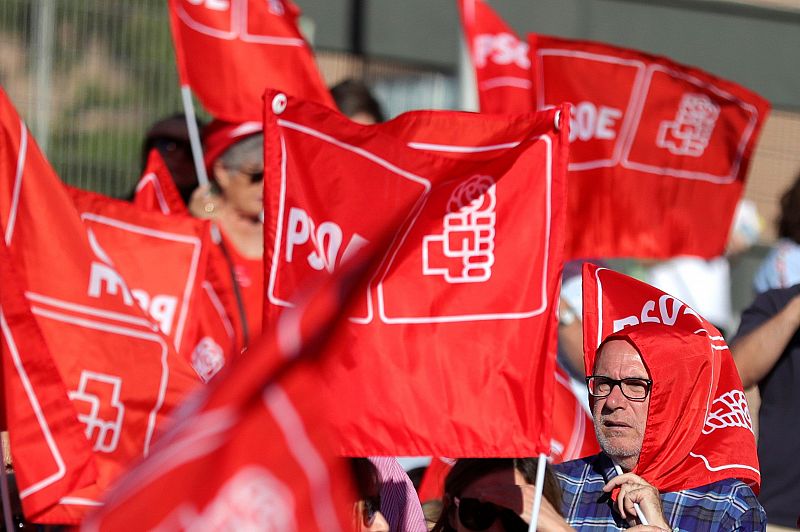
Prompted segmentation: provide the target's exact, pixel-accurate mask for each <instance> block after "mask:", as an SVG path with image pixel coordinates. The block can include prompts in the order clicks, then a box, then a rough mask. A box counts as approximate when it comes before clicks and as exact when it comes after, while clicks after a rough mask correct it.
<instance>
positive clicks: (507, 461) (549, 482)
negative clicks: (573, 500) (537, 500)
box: [432, 458, 571, 532]
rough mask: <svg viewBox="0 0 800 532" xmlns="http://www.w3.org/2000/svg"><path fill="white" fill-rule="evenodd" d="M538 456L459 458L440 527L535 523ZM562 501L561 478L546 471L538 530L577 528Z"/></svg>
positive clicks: (510, 529)
mask: <svg viewBox="0 0 800 532" xmlns="http://www.w3.org/2000/svg"><path fill="white" fill-rule="evenodd" d="M537 465H538V460H537V459H535V458H522V459H513V458H463V459H460V460H458V461H457V462H456V463H455V465H454V466H453V468H452V469H451V470H450V473H449V474H448V475H447V478H446V479H445V484H444V494H443V497H442V509H441V515H440V517H439V521H438V522H437V523H436V524H435V525H434V527H433V528H432V530H433V531H434V532H464V531H476V530H482V531H490V532H494V531H507V532H516V531H519V532H523V531H527V530H528V528H529V523H530V520H531V511H532V509H533V498H534V495H535V490H536V488H535V486H534V480H535V478H536V467H537ZM560 505H561V498H560V489H559V487H558V482H557V481H556V479H555V477H554V476H553V474H552V472H551V471H550V469H549V466H548V469H547V470H546V471H545V477H544V486H543V497H542V504H541V508H540V510H539V522H538V527H537V528H538V530H541V531H551V530H571V529H570V528H569V527H568V526H567V524H566V523H565V522H564V519H563V518H562V517H561V516H560V515H559V513H558V511H557V510H556V508H559V507H560Z"/></svg>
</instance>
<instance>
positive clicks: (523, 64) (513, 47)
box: [458, 0, 534, 114]
mask: <svg viewBox="0 0 800 532" xmlns="http://www.w3.org/2000/svg"><path fill="white" fill-rule="evenodd" d="M458 7H459V11H460V13H461V24H462V26H463V28H464V39H465V40H466V42H467V46H468V47H469V50H470V55H471V57H472V66H473V68H474V69H475V78H476V82H477V85H478V99H479V101H480V109H481V112H484V113H504V114H517V113H528V112H531V111H533V110H534V104H533V94H532V92H531V87H532V83H531V75H530V68H531V61H530V58H529V57H528V43H526V42H525V41H523V40H520V38H519V37H518V36H517V34H516V33H514V30H512V29H511V28H510V27H509V26H508V24H506V23H505V21H503V19H501V18H500V17H499V16H498V15H497V14H496V13H495V12H494V10H492V8H491V7H489V5H488V4H487V3H486V2H484V1H483V0H458Z"/></svg>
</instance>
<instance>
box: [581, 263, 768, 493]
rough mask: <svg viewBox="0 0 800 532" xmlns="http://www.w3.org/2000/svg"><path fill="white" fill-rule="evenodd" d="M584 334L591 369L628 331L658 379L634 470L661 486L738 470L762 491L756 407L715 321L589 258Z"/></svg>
mask: <svg viewBox="0 0 800 532" xmlns="http://www.w3.org/2000/svg"><path fill="white" fill-rule="evenodd" d="M583 338H584V361H585V369H586V374H587V375H591V374H592V369H593V368H594V362H595V358H596V353H597V348H598V346H599V345H600V344H602V343H603V342H604V341H607V340H608V339H609V338H625V339H627V340H629V341H630V342H631V343H632V344H633V345H634V346H635V347H636V349H637V351H639V354H640V355H641V357H642V360H643V362H644V364H645V366H646V367H647V370H648V373H649V375H650V378H651V379H652V381H653V385H652V389H651V392H650V406H649V409H648V415H647V426H646V429H645V434H644V440H643V442H642V452H641V454H640V456H639V462H638V464H637V465H636V469H634V471H633V472H634V473H636V474H637V475H639V476H641V477H642V478H644V479H645V480H647V481H648V482H649V483H651V484H652V485H653V486H655V487H656V488H658V490H659V491H661V492H668V491H679V490H682V489H690V488H696V487H700V486H704V485H706V484H710V483H712V482H715V481H718V480H722V479H726V478H738V479H741V480H742V481H744V482H746V483H747V484H749V485H750V486H751V487H752V488H753V490H754V491H755V493H756V494H758V490H759V486H760V484H761V473H760V470H759V466H758V455H757V453H756V440H755V436H754V433H753V423H752V419H751V417H750V410H749V409H748V407H747V400H746V398H745V395H744V390H743V389H742V382H741V380H740V379H739V373H738V371H737V370H736V365H735V364H734V361H733V357H732V356H731V353H730V350H729V349H728V346H727V344H726V343H725V339H724V338H723V337H722V335H721V334H720V332H719V331H718V330H717V329H716V328H715V327H714V326H713V325H711V323H710V322H708V321H707V320H706V319H704V318H703V317H702V316H700V315H699V314H697V312H695V311H694V310H693V309H692V308H690V307H689V306H688V305H686V304H685V303H683V302H682V301H680V300H678V299H677V298H675V297H672V296H671V295H669V294H667V293H665V292H662V291H661V290H659V289H657V288H655V287H652V286H650V285H648V284H645V283H643V282H641V281H638V280H636V279H633V278H631V277H628V276H626V275H623V274H621V273H617V272H615V271H613V270H609V269H607V268H599V267H597V266H595V265H593V264H589V263H587V264H586V265H585V266H584V269H583Z"/></svg>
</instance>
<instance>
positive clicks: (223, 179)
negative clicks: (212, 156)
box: [211, 159, 232, 192]
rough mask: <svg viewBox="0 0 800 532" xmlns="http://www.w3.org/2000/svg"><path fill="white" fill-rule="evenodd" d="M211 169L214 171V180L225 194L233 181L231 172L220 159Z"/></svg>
mask: <svg viewBox="0 0 800 532" xmlns="http://www.w3.org/2000/svg"><path fill="white" fill-rule="evenodd" d="M211 169H212V170H213V171H214V180H215V181H216V182H217V185H219V188H220V189H221V190H222V191H223V192H225V191H226V190H228V187H229V186H230V184H231V179H232V176H231V171H230V170H228V169H227V168H225V166H224V165H223V164H222V161H220V160H219V159H217V160H216V161H214V165H213V166H212V168H211Z"/></svg>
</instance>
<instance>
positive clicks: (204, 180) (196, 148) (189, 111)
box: [181, 85, 208, 187]
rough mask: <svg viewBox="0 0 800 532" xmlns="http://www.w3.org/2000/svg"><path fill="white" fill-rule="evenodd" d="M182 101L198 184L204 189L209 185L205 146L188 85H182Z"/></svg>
mask: <svg viewBox="0 0 800 532" xmlns="http://www.w3.org/2000/svg"><path fill="white" fill-rule="evenodd" d="M181 99H182V100H183V112H184V114H185V115H186V129H187V130H188V131H189V145H190V146H191V147H192V159H193V160H194V169H195V171H196V172H197V184H198V185H200V186H201V187H204V186H206V185H208V174H207V173H206V164H205V162H204V161H203V145H202V144H200V132H199V131H198V130H197V119H196V118H195V115H194V102H193V101H192V89H190V88H189V86H188V85H181Z"/></svg>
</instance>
